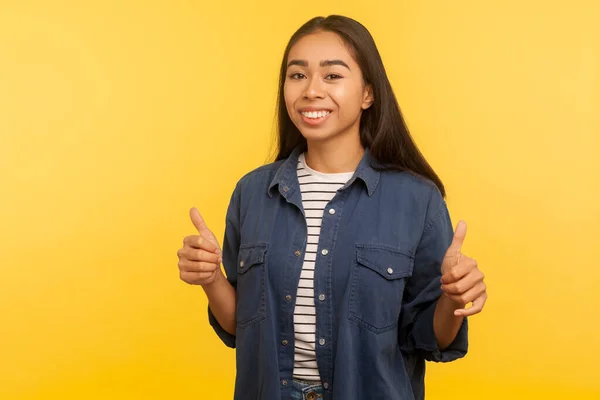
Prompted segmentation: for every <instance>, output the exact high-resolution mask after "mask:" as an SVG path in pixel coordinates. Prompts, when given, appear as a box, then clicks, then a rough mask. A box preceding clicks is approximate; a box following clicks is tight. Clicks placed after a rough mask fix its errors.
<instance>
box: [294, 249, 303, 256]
mask: <svg viewBox="0 0 600 400" xmlns="http://www.w3.org/2000/svg"><path fill="white" fill-rule="evenodd" d="M294 254H295V255H296V257H300V254H302V252H301V251H300V250H296V252H295V253H294Z"/></svg>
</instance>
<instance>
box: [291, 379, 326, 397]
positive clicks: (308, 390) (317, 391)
mask: <svg viewBox="0 0 600 400" xmlns="http://www.w3.org/2000/svg"><path fill="white" fill-rule="evenodd" d="M322 398H323V386H321V384H320V383H318V382H303V381H297V380H293V381H292V397H290V399H291V400H316V399H322Z"/></svg>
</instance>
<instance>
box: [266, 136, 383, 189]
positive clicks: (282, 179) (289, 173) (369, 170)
mask: <svg viewBox="0 0 600 400" xmlns="http://www.w3.org/2000/svg"><path fill="white" fill-rule="evenodd" d="M302 151H303V147H302V146H298V147H296V148H295V149H294V150H293V151H292V153H291V154H290V156H289V157H288V158H287V159H286V160H285V161H284V162H283V163H282V164H281V165H280V166H279V168H278V169H277V172H276V173H275V176H274V177H273V180H272V181H271V184H270V185H269V189H268V194H269V196H270V197H273V188H274V187H275V186H278V187H279V192H280V193H281V194H282V195H283V196H284V197H286V198H287V197H288V196H289V195H290V194H292V193H293V192H294V190H296V189H297V188H298V175H297V172H296V170H297V168H298V158H299V157H300V154H302ZM381 167H382V166H381V164H380V163H378V162H377V160H375V159H374V158H373V157H372V156H371V153H370V151H369V149H368V148H367V149H365V154H364V155H363V157H362V159H361V160H360V163H359V164H358V167H356V171H355V173H354V175H353V176H352V178H351V179H350V180H349V181H348V183H347V184H346V185H345V186H344V188H345V187H348V186H350V185H351V184H352V183H353V182H354V181H355V180H356V179H361V180H362V181H363V182H364V183H365V185H366V187H367V194H368V195H369V196H372V195H373V193H374V192H375V189H376V188H377V185H378V184H379V177H380V175H381ZM377 168H379V169H377Z"/></svg>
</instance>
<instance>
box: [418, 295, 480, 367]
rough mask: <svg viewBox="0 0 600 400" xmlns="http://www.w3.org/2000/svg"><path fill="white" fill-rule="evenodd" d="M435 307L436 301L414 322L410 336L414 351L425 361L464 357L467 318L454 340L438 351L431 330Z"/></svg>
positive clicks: (466, 342) (433, 332)
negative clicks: (420, 354) (421, 354)
mask: <svg viewBox="0 0 600 400" xmlns="http://www.w3.org/2000/svg"><path fill="white" fill-rule="evenodd" d="M436 306H437V301H435V302H434V303H433V304H432V305H430V306H429V307H427V308H426V309H425V310H424V311H423V312H422V313H421V315H419V317H418V318H417V320H416V321H415V325H414V326H413V331H412V336H413V340H414V343H415V347H416V349H417V350H419V351H420V352H421V353H423V357H424V358H425V359H426V360H427V361H433V362H449V361H454V360H456V359H459V358H462V357H464V356H465V355H466V354H467V350H468V348H469V335H468V322H467V318H466V317H465V318H464V319H463V322H462V325H461V327H460V329H459V331H458V333H457V335H456V338H455V339H454V341H453V342H452V343H451V344H450V346H448V347H447V348H445V349H444V350H440V348H439V346H438V342H437V337H436V336H435V331H434V329H433V316H434V314H435V308H436Z"/></svg>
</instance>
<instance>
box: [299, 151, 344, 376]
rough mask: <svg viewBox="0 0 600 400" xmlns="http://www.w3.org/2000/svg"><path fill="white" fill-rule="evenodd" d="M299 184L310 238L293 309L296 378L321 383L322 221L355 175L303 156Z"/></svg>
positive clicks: (300, 161) (300, 158) (301, 157)
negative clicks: (322, 168) (328, 170)
mask: <svg viewBox="0 0 600 400" xmlns="http://www.w3.org/2000/svg"><path fill="white" fill-rule="evenodd" d="M297 171H298V181H299V182H300V190H301V192H302V206H303V207H304V212H305V215H306V224H307V226H308V238H307V245H306V252H305V254H304V263H303V265H302V272H301V274H300V282H299V284H298V292H297V296H296V306H295V309H294V338H295V349H294V350H295V351H294V356H295V357H294V379H299V380H304V381H319V380H320V377H319V370H318V368H317V357H316V353H315V291H314V284H313V277H314V270H315V260H316V256H317V250H318V243H319V234H320V231H321V221H322V218H323V210H324V209H325V206H326V205H327V203H329V201H330V200H331V199H333V197H334V196H335V194H336V192H337V191H338V189H340V188H341V187H342V186H344V185H345V184H346V182H347V181H348V180H350V178H352V175H353V173H352V172H347V173H338V174H324V173H321V172H318V171H315V170H313V169H311V168H310V167H308V166H307V165H306V162H305V159H304V154H301V155H300V157H299V159H298V167H297Z"/></svg>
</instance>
